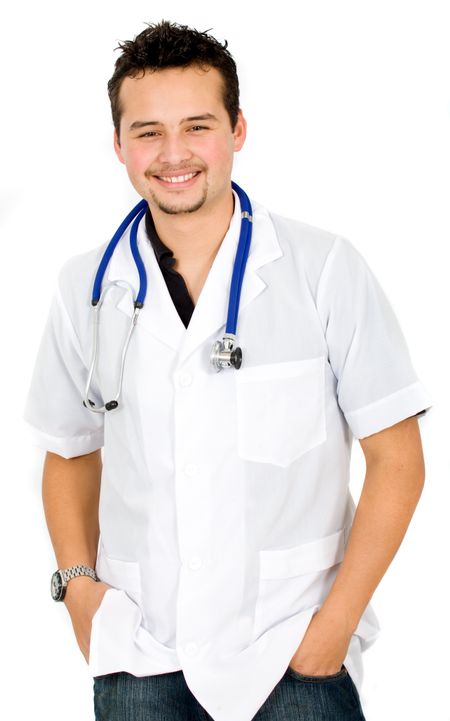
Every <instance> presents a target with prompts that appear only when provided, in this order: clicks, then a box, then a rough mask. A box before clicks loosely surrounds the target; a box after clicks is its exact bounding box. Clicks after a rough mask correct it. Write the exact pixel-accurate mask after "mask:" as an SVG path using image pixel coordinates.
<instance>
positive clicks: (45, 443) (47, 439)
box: [24, 421, 104, 458]
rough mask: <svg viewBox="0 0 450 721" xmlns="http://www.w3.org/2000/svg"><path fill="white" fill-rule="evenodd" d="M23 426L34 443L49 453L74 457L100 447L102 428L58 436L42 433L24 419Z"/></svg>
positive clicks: (101, 444) (102, 442) (101, 443)
mask: <svg viewBox="0 0 450 721" xmlns="http://www.w3.org/2000/svg"><path fill="white" fill-rule="evenodd" d="M24 423H25V427H26V429H27V432H28V434H29V436H30V437H31V441H32V443H33V444H34V445H36V446H38V447H39V448H42V449H43V450H44V451H50V453H57V454H58V455H59V456H62V457H63V458H75V457H76V456H84V455H86V453H93V451H97V450H98V449H99V448H102V446H103V444H104V441H103V429H102V430H100V431H97V432H95V433H90V434H88V435H85V436H71V437H60V436H52V435H49V434H48V433H44V431H41V430H40V429H39V428H36V426H33V425H31V423H29V422H28V421H24Z"/></svg>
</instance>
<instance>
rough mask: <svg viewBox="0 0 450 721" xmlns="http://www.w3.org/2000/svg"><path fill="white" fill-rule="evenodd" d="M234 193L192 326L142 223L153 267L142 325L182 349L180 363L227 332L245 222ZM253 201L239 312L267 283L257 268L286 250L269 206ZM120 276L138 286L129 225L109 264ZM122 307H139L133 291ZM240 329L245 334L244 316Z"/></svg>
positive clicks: (142, 240) (144, 251) (113, 275)
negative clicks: (182, 315)
mask: <svg viewBox="0 0 450 721" xmlns="http://www.w3.org/2000/svg"><path fill="white" fill-rule="evenodd" d="M233 193H234V197H235V206H234V213H233V216H232V218H231V222H230V226H229V228H228V231H227V233H226V234H225V237H224V239H223V241H222V243H221V245H220V247H219V250H218V252H217V254H216V257H215V258H214V261H213V263H212V266H211V268H210V271H209V273H208V276H207V278H206V281H205V284H204V286H203V288H202V291H201V293H200V296H199V298H198V301H197V304H196V306H195V308H194V312H193V314H192V317H191V320H190V322H189V325H188V327H187V328H185V326H184V324H183V322H182V320H181V318H180V316H179V315H178V311H177V310H176V308H175V305H174V303H173V301H172V298H171V296H170V293H169V290H168V288H167V285H166V282H165V280H164V276H163V275H162V272H161V269H160V267H159V265H158V261H157V259H156V256H155V253H154V251H153V248H152V246H151V244H150V242H149V239H148V237H147V234H146V230H145V219H143V220H142V221H141V223H140V225H139V229H138V245H139V249H140V252H141V255H142V259H143V261H144V264H145V268H146V271H147V281H148V289H147V297H146V301H145V305H144V308H143V309H142V310H141V312H140V315H139V320H138V327H143V328H145V329H146V330H147V331H148V332H149V333H151V334H152V335H153V336H154V337H155V338H157V339H158V340H159V341H160V342H162V343H164V344H165V345H167V346H169V347H170V348H173V349H174V350H175V351H176V352H177V353H178V354H179V358H178V364H181V363H183V362H184V360H186V358H187V357H188V356H189V355H190V354H191V353H192V352H193V351H195V350H196V349H197V348H198V347H199V345H201V344H202V343H203V342H204V341H205V340H206V339H207V338H208V337H209V336H211V346H212V344H213V342H214V341H215V340H218V339H221V338H222V336H223V334H224V333H225V326H226V318H227V312H228V299H229V292H230V287H231V277H232V273H233V265H234V258H235V255H236V251H237V247H238V242H239V232H240V226H241V206H240V202H239V196H238V195H237V193H235V191H234V190H233ZM252 206H253V233H252V241H251V245H250V251H249V256H248V260H247V266H246V269H245V275H244V280H243V283H242V290H241V299H240V305H239V313H241V312H242V311H243V309H244V308H245V307H246V306H247V305H248V304H249V303H250V302H251V301H252V300H254V299H255V298H256V297H257V296H258V295H259V294H260V293H261V292H262V291H263V290H264V289H265V288H266V285H267V284H266V283H265V282H264V281H263V280H262V278H260V276H259V275H258V274H257V272H256V271H257V270H258V269H259V268H261V267H262V266H264V265H266V264H267V263H270V262H272V261H274V260H276V259H277V258H280V257H281V256H282V255H283V253H282V250H281V247H280V245H279V242H278V239H277V235H276V232H275V228H274V226H273V223H272V220H271V218H270V215H269V213H268V211H267V209H266V208H264V207H263V206H262V205H259V204H258V203H256V202H253V201H252ZM119 279H121V280H126V281H128V283H130V284H131V285H132V286H133V288H135V289H136V288H137V287H138V275H137V270H136V266H135V264H134V260H133V257H132V255H131V251H130V244H129V230H128V231H127V232H126V234H125V235H124V237H123V238H122V239H121V241H120V242H119V244H118V246H117V247H116V250H115V251H114V254H113V256H112V258H111V261H110V264H109V272H108V280H119ZM117 308H118V309H119V310H121V311H122V312H124V313H126V314H127V315H129V316H130V317H131V315H132V313H133V307H132V304H131V301H130V296H129V294H127V293H124V295H123V296H122V297H121V298H120V300H119V302H118V303H117ZM236 334H237V338H238V340H239V316H238V325H237V333H236ZM208 352H209V349H208Z"/></svg>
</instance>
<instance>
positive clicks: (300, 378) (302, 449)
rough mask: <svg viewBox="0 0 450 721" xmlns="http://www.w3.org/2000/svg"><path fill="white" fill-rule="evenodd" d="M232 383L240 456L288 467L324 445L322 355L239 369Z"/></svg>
mask: <svg viewBox="0 0 450 721" xmlns="http://www.w3.org/2000/svg"><path fill="white" fill-rule="evenodd" d="M236 384H237V385H236V404H237V435H238V439H237V447H238V454H239V456H240V457H241V458H244V459H246V460H249V461H256V462H258V463H273V464H275V465H277V466H283V467H286V466H289V465H290V464H291V463H292V462H293V461H295V460H296V459H297V458H299V457H300V456H301V455H303V454H304V453H306V452H307V451H309V450H311V449H312V448H314V447H315V446H317V445H319V444H320V443H323V442H324V441H325V439H326V423H325V356H319V357H318V358H308V359H306V360H299V361H286V362H283V363H270V364H266V365H260V366H251V367H248V368H240V369H239V370H238V371H237V373H236Z"/></svg>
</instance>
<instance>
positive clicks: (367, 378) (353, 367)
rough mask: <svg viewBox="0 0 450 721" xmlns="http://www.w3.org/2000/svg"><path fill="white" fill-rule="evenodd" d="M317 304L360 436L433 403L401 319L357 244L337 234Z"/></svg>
mask: <svg viewBox="0 0 450 721" xmlns="http://www.w3.org/2000/svg"><path fill="white" fill-rule="evenodd" d="M317 309H318V312H319V315H320V319H321V322H322V327H323V328H324V331H325V336H326V341H327V345H328V354H329V358H328V360H329V363H330V365H331V368H332V370H333V373H334V375H335V377H336V379H337V399H338V403H339V406H340V408H341V410H342V412H343V413H344V416H345V418H346V421H347V423H348V425H349V427H350V429H351V431H352V433H353V435H354V436H355V438H364V437H365V436H369V435H371V434H372V433H377V432H378V431H381V430H383V429H384V428H388V427H389V426H392V425H394V424H395V423H399V422H400V421H402V420H404V419H405V418H408V417H409V416H413V415H423V414H424V413H426V412H427V411H428V410H429V408H431V399H430V397H429V395H428V392H427V390H426V388H425V387H424V386H423V384H422V383H421V381H420V380H419V379H418V377H417V375H416V373H415V370H414V368H413V366H412V363H411V358H410V354H409V350H408V347H407V344H406V341H405V338H404V336H403V333H402V331H401V328H400V326H399V323H398V320H397V318H396V316H395V314H394V311H393V310H392V307H391V306H390V303H389V301H388V299H387V297H386V295H385V293H384V291H383V289H382V288H381V286H380V284H379V282H378V280H377V279H376V277H375V276H374V274H373V273H372V271H371V269H370V268H369V267H368V265H367V263H366V261H365V260H364V258H363V257H362V256H361V254H360V253H359V252H358V251H357V250H356V248H355V247H354V246H353V245H352V244H351V243H350V242H349V241H348V240H347V239H345V238H342V237H337V238H336V239H335V242H334V244H333V246H332V248H331V250H330V252H329V254H328V256H327V259H326V262H325V264H324V267H323V270H322V273H321V277H320V281H319V285H318V290H317Z"/></svg>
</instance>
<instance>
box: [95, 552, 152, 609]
mask: <svg viewBox="0 0 450 721" xmlns="http://www.w3.org/2000/svg"><path fill="white" fill-rule="evenodd" d="M96 571H97V576H98V577H99V579H100V580H101V581H104V582H105V583H108V584H109V585H110V586H112V587H113V588H115V589H117V590H121V591H125V592H126V594H127V595H128V596H130V598H131V599H132V600H134V601H135V602H136V603H138V604H139V602H140V600H141V576H140V569H139V563H137V562H136V561H123V560H121V559H119V558H112V557H111V556H107V555H106V554H105V553H104V551H103V549H101V550H100V553H99V555H98V559H97V564H96Z"/></svg>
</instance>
